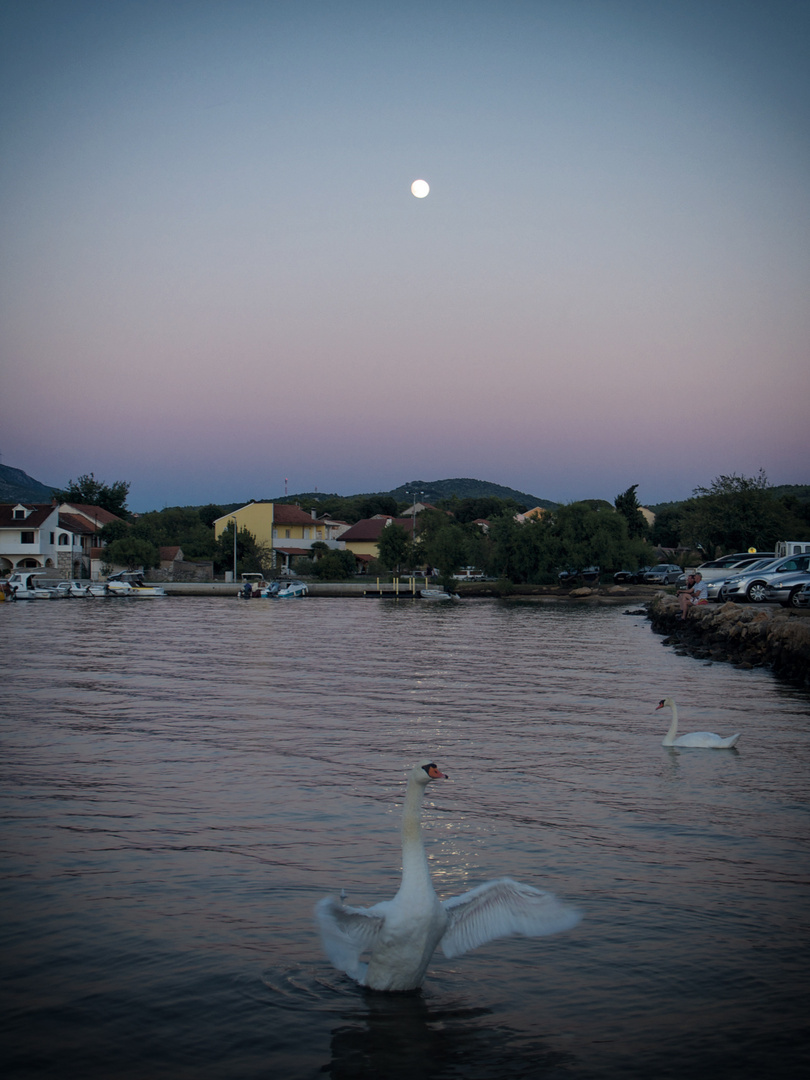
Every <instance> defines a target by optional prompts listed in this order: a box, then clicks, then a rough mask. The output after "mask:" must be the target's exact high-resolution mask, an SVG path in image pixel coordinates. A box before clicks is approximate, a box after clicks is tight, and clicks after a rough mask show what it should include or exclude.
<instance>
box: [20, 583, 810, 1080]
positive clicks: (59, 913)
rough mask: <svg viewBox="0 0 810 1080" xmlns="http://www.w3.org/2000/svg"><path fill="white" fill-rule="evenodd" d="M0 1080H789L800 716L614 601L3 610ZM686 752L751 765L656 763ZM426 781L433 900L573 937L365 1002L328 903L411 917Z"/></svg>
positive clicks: (439, 968)
mask: <svg viewBox="0 0 810 1080" xmlns="http://www.w3.org/2000/svg"><path fill="white" fill-rule="evenodd" d="M0 633H2V635H3V641H4V645H3V658H4V668H5V671H6V679H5V683H4V689H5V693H4V695H3V701H2V705H1V706H0V737H2V802H1V803H0V808H1V809H2V823H3V838H2V852H3V859H2V879H1V882H0V884H1V885H2V901H3V911H4V916H5V917H4V920H3V931H2V957H3V961H2V963H3V979H2V988H3V995H4V1008H3V1020H2V1024H3V1028H4V1035H3V1043H4V1045H5V1047H6V1068H5V1072H6V1075H8V1076H13V1077H50V1076H54V1077H55V1076H60V1077H64V1076H82V1077H86V1078H88V1080H95V1078H110V1077H115V1078H122V1080H128V1078H143V1077H147V1076H148V1077H150V1078H151V1077H155V1078H162V1077H167V1078H168V1077H171V1078H186V1077H188V1078H199V1080H208V1078H211V1080H215V1078H226V1077H240V1078H243V1077H244V1078H252V1077H268V1078H269V1077H273V1078H290V1080H298V1078H315V1077H318V1076H321V1075H328V1076H332V1077H347V1078H348V1077H406V1076H407V1077H411V1076H414V1075H419V1076H426V1077H430V1078H434V1077H435V1078H451V1077H452V1078H457V1077H470V1078H478V1077H480V1078H490V1077H492V1078H495V1077H502V1076H507V1075H508V1076H510V1077H538V1076H542V1077H551V1078H557V1077H570V1078H575V1080H578V1078H588V1077H612V1076H617V1077H618V1076H626V1077H639V1078H642V1077H644V1078H649V1077H653V1076H654V1077H673V1078H679V1077H689V1078H690V1080H694V1078H695V1077H701V1076H704V1075H705V1076H707V1077H708V1076H712V1077H729V1078H731V1077H734V1078H748V1077H751V1078H753V1077H757V1078H759V1077H761V1076H763V1075H768V1076H769V1077H795V1076H799V1075H803V1074H804V1072H805V1071H806V1068H807V1065H808V1064H810V1058H809V1057H808V1045H809V1043H810V1040H808V1037H807V1017H808V1016H809V1015H810V994H808V980H807V976H808V921H809V920H808V902H807V899H808V891H807V881H808V873H807V871H808V860H807V848H808V839H807V838H808V832H809V830H808V790H807V787H808V785H807V760H808V751H810V722H809V720H810V699H809V698H808V695H807V694H806V692H804V691H800V690H793V689H791V688H788V687H785V686H783V685H781V684H779V683H778V682H777V681H776V680H774V679H773V678H772V677H771V676H770V675H769V674H767V673H766V672H762V671H753V672H744V671H739V670H736V669H734V668H732V667H730V666H728V665H706V664H704V663H701V662H699V661H696V660H694V659H690V658H688V657H680V656H677V655H675V654H674V653H673V651H672V650H670V649H668V648H665V647H663V646H662V644H661V639H660V638H658V637H657V636H655V635H654V634H652V632H651V630H650V628H649V624H648V623H647V622H646V621H645V619H644V618H642V617H640V616H638V615H629V614H625V612H624V610H623V609H622V608H621V607H618V608H617V607H612V606H610V607H596V606H591V605H588V606H581V607H579V606H575V605H563V604H555V605H547V604H536V603H522V602H501V601H488V600H487V601H471V602H463V603H459V604H449V605H442V604H439V605H428V604H424V603H420V602H418V601H399V602H394V601H386V600H327V599H317V598H310V599H308V600H304V601H300V602H290V603H284V602H278V601H266V602H261V601H256V602H254V603H250V604H244V603H238V602H236V601H235V600H234V601H231V600H226V599H219V598H213V599H207V598H187V599H186V598H183V599H181V598H168V599H166V600H161V601H138V600H134V601H125V600H110V601H106V600H97V601H89V600H88V601H85V600H78V599H77V600H65V601H60V602H58V603H45V602H34V603H28V604H25V603H18V604H6V605H0ZM669 694H672V695H673V696H674V697H676V698H677V700H678V701H679V705H680V707H681V713H682V726H683V728H684V730H711V731H716V732H718V733H720V734H730V733H732V732H733V731H736V730H739V731H741V732H742V738H741V740H740V743H739V747H738V749H737V750H733V751H708V750H684V751H677V750H672V749H664V748H663V747H662V746H661V745H660V743H661V738H662V736H663V732H664V730H665V729H666V727H667V725H668V715H664V713H657V714H656V713H655V712H654V711H653V710H654V707H655V704H656V703H657V702H658V700H659V699H660V698H661V697H664V696H666V695H669ZM426 757H430V758H432V759H434V760H435V761H436V762H437V763H438V764H439V766H440V768H442V769H443V770H444V771H446V772H448V773H449V774H450V777H451V779H450V781H449V782H447V783H443V784H438V783H436V784H432V785H431V786H430V787H429V788H428V797H427V799H426V803H425V837H426V843H427V846H428V850H429V855H430V859H431V869H432V873H433V877H434V882H435V885H436V888H437V891H438V892H439V894H440V895H442V896H445V895H453V894H456V893H458V892H461V891H464V890H465V889H467V888H469V887H471V886H472V885H475V884H477V883H480V882H482V881H485V880H487V879H489V878H492V877H499V876H504V875H510V876H512V877H516V878H518V879H520V880H522V881H526V882H528V883H530V884H533V885H536V886H539V887H543V888H548V889H551V890H552V891H554V892H556V893H558V894H559V895H560V896H563V897H565V898H566V899H568V900H570V901H572V902H574V903H575V904H577V905H578V906H580V907H581V908H582V910H583V911H584V913H585V917H584V919H583V921H582V923H581V924H580V925H579V926H578V927H577V928H576V929H574V930H573V931H571V932H569V933H566V934H562V935H559V936H556V937H551V938H545V939H539V940H526V939H512V940H507V941H499V942H493V943H491V944H490V945H488V946H486V947H484V948H481V949H479V950H477V951H476V952H474V953H472V954H469V955H468V956H464V957H459V958H457V959H455V960H452V961H448V960H445V959H444V958H443V957H442V956H441V954H437V955H436V957H435V959H434V962H433V964H432V966H431V968H430V970H429V973H428V978H427V980H426V982H425V985H424V987H423V988H422V990H421V992H419V993H417V994H414V995H382V994H375V993H372V992H369V991H365V990H363V989H361V988H359V987H357V986H356V985H355V984H354V983H352V982H351V980H349V979H348V978H347V977H345V976H343V975H341V974H340V973H338V972H336V971H334V970H333V969H332V968H331V966H330V965H329V963H328V962H327V961H326V960H325V958H324V957H323V955H322V952H321V949H320V946H319V942H318V938H317V935H316V933H315V930H314V926H313V920H312V908H313V906H314V904H315V902H316V901H317V900H318V899H319V898H320V897H321V896H322V895H325V894H327V893H330V892H335V893H336V892H339V891H340V890H341V888H343V889H345V890H346V892H347V893H348V899H349V902H351V903H358V904H364V903H373V902H375V901H376V900H379V899H384V898H386V897H390V896H392V895H393V893H394V892H395V891H396V888H397V885H398V874H399V837H398V828H399V814H400V811H401V805H402V797H403V793H404V774H405V772H406V770H407V769H409V768H410V767H411V766H412V765H413V764H414V763H415V762H416V761H419V760H424V759H425V758H426Z"/></svg>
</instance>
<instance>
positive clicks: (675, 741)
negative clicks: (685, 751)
mask: <svg viewBox="0 0 810 1080" xmlns="http://www.w3.org/2000/svg"><path fill="white" fill-rule="evenodd" d="M665 705H669V707H670V709H672V723H671V724H670V725H669V731H668V732H667V733H666V735H665V736H664V741H663V742H662V743H661V745H662V746H703V747H706V748H707V749H714V750H728V749H730V748H731V747H732V746H735V745H736V743H737V739H739V737H740V733H739V731H738V732H737V734H736V735H729V737H728V738H727V739H724V738H723V737H722V735H713V734H712V732H711V731H693V732H691V733H690V734H689V735H680V736H678V738H676V736H677V735H678V706H677V705H676V704H675V702H674V701H673V700H672V698H671V697H667V698H664V700H663V701H659V702H658V704H657V705H656V706H655V708H656V712H657V711H658V709H663V707H664V706H665Z"/></svg>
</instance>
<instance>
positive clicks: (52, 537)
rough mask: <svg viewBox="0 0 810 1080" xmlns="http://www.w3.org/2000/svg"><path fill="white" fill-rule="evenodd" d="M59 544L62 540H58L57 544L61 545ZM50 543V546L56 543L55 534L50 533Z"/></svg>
mask: <svg viewBox="0 0 810 1080" xmlns="http://www.w3.org/2000/svg"><path fill="white" fill-rule="evenodd" d="M61 542H62V540H61V538H60V540H59V543H60V544H61ZM51 543H52V544H55V543H56V533H51Z"/></svg>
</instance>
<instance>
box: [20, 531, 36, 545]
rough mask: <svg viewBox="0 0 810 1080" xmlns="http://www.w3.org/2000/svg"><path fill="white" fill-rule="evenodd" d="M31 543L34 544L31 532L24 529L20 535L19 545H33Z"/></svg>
mask: <svg viewBox="0 0 810 1080" xmlns="http://www.w3.org/2000/svg"><path fill="white" fill-rule="evenodd" d="M33 542H34V533H33V530H28V529H26V530H25V531H24V532H21V533H20V543H21V544H33Z"/></svg>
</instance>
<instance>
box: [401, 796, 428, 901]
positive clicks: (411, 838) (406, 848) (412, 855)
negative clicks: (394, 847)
mask: <svg viewBox="0 0 810 1080" xmlns="http://www.w3.org/2000/svg"><path fill="white" fill-rule="evenodd" d="M424 794H425V788H424V785H423V784H418V783H416V782H415V781H413V780H409V781H408V790H407V792H406V795H405V807H404V810H403V813H402V887H403V888H405V887H406V886H408V887H417V888H418V887H420V886H422V885H424V884H425V883H429V882H430V870H429V869H428V861H427V855H426V854H425V845H424V842H423V840H422V798H423V796H424Z"/></svg>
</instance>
